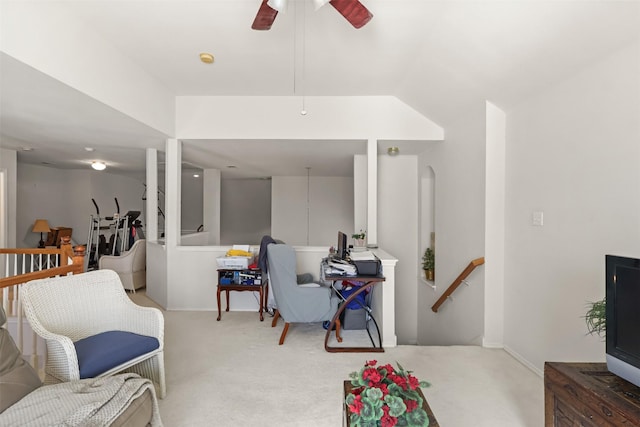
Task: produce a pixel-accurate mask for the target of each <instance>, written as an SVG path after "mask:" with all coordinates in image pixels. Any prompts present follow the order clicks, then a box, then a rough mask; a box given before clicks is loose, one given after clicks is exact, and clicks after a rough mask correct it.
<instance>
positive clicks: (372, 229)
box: [367, 139, 378, 246]
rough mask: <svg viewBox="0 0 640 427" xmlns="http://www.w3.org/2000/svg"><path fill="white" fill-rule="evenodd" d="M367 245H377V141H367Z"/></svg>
mask: <svg viewBox="0 0 640 427" xmlns="http://www.w3.org/2000/svg"><path fill="white" fill-rule="evenodd" d="M367 244H368V245H372V246H377V245H378V141H377V140H376V139H369V140H368V141H367Z"/></svg>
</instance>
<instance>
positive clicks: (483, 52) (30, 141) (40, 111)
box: [0, 0, 640, 177]
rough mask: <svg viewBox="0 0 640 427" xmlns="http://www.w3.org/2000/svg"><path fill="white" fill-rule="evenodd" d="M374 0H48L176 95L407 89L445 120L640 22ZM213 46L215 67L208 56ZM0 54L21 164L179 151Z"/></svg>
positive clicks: (608, 44) (627, 14) (250, 158)
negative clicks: (366, 16)
mask: <svg viewBox="0 0 640 427" xmlns="http://www.w3.org/2000/svg"><path fill="white" fill-rule="evenodd" d="M20 1H21V2H23V1H31V0H20ZM362 2H363V3H364V4H365V5H366V6H367V8H369V10H371V12H372V13H373V15H374V17H373V19H372V20H371V22H370V23H369V24H367V25H366V26H365V27H363V28H361V29H359V30H355V29H354V28H352V27H351V26H350V25H349V24H348V23H347V22H346V21H345V20H344V19H343V18H342V16H340V15H339V14H338V12H337V11H336V10H334V9H333V8H332V7H331V6H330V5H327V6H325V7H323V8H321V9H320V10H318V11H314V10H313V4H312V3H311V1H310V0H297V1H296V0H289V10H288V11H287V13H284V14H282V13H281V14H279V15H278V17H277V18H276V21H275V23H274V25H273V27H272V29H271V30H270V31H266V32H265V31H262V32H261V31H253V30H251V29H250V26H251V23H252V21H253V18H254V16H255V13H256V11H257V10H258V6H259V4H260V0H201V1H186V0H164V1H154V0H138V1H129V0H121V1H113V0H109V1H93V0H82V1H73V0H66V1H54V0H52V1H48V2H47V3H54V4H56V5H57V7H59V8H62V9H64V10H65V11H67V12H68V13H69V14H71V16H73V17H74V18H75V19H76V20H78V21H79V22H83V23H84V24H86V29H87V31H93V32H95V33H97V34H99V35H100V36H101V37H102V38H103V39H104V40H106V41H107V42H109V43H110V44H112V45H113V46H114V47H115V48H116V49H117V50H119V51H120V52H121V53H123V54H124V55H126V56H127V57H128V58H130V59H131V60H133V61H135V62H136V64H137V65H138V66H139V67H140V68H141V69H142V70H143V71H144V72H145V73H147V74H148V75H149V76H152V77H153V78H155V79H157V80H158V81H160V82H161V83H162V85H164V86H165V87H166V88H167V89H168V90H169V91H170V92H171V93H173V94H175V95H238V96H241V95H273V96H278V95H283V96H290V95H303V94H304V95H309V96H313V95H319V96H321V95H393V96H396V97H398V98H400V99H401V100H403V101H404V102H406V103H407V104H409V105H410V106H411V107H413V108H414V109H416V110H417V111H419V112H421V113H422V114H424V115H425V116H427V117H429V118H430V119H432V120H434V121H436V122H437V123H440V124H442V125H443V126H445V129H446V123H448V122H449V121H451V120H452V119H453V118H455V116H456V114H457V113H458V112H459V111H461V110H462V109H464V108H466V107H467V106H468V105H470V104H471V103H472V102H477V101H481V100H485V99H486V100H489V101H491V102H493V103H495V104H496V105H498V106H499V107H501V108H503V109H505V110H506V111H507V112H508V110H509V108H511V107H512V106H514V105H516V104H517V103H518V102H520V101H521V100H522V99H523V98H526V97H528V96H532V95H534V94H535V93H536V92H537V91H540V90H542V89H544V88H545V87H546V86H548V85H551V84H554V83H555V82H557V81H559V80H561V79H563V78H565V77H567V76H570V75H572V74H574V73H576V72H577V71H579V69H580V68H581V67H584V66H585V65H587V64H589V63H590V62H593V61H595V60H597V59H599V58H602V57H604V56H605V55H607V54H609V53H610V52H612V51H614V50H615V49H617V48H619V47H622V46H623V45H625V44H627V43H630V42H631V41H633V40H637V39H638V37H639V31H640V3H639V2H636V1H569V0H568V1H565V0H555V1H541V0H531V1H529V0H502V1H497V0H494V1H482V0H466V1H465V0H463V1H445V0H440V1H426V0H362ZM5 3H10V2H9V1H5V0H2V2H1V3H0V5H2V4H5ZM3 19H7V20H10V19H11V16H6V14H5V16H4V18H3ZM24 24H25V25H28V23H24ZM203 51H207V52H211V53H213V54H214V56H215V58H216V61H215V63H214V64H212V65H204V64H202V63H200V62H199V60H198V53H200V52H203ZM79 55H80V53H79ZM89 59H90V58H89ZM0 60H1V62H0V67H1V69H0V71H1V73H0V83H1V85H0V136H1V138H2V139H1V140H0V143H1V145H2V147H8V148H15V149H19V148H21V147H33V148H35V150H34V151H30V152H20V153H19V161H21V162H30V163H42V162H47V163H50V164H51V165H52V166H54V167H60V168H84V167H86V165H87V163H88V162H90V160H92V159H95V158H100V159H102V160H105V161H107V162H108V163H109V165H110V166H111V167H110V170H115V171H116V172H121V173H129V172H135V171H140V170H143V169H144V158H145V155H144V148H145V147H154V148H158V149H160V150H162V149H163V144H164V139H165V138H166V135H163V134H162V133H160V132H158V131H155V130H154V129H151V128H149V127H148V126H145V125H143V124H141V123H139V122H137V121H135V120H133V119H131V118H130V117H127V116H125V115H123V114H121V113H119V112H118V111H115V110H113V109H111V108H110V107H108V106H105V105H104V104H101V103H100V102H98V101H96V100H94V99H92V98H89V97H87V96H86V95H84V94H82V93H80V92H78V91H76V90H74V89H72V88H69V87H68V86H66V85H64V84H62V83H60V82H58V81H56V80H54V79H52V78H51V77H49V76H47V75H44V74H42V73H40V72H39V71H36V70H34V69H32V68H30V67H28V66H27V65H25V64H23V63H21V62H19V61H16V60H15V59H13V58H11V57H9V56H8V55H5V54H2V55H1V56H0ZM398 144H404V145H402V146H401V149H402V150H401V151H402V152H403V153H412V152H415V151H416V150H418V148H417V146H416V145H415V144H413V145H412V144H410V143H408V142H406V141H405V142H399V143H398ZM398 144H396V145H398ZM84 147H94V148H95V149H96V151H94V152H93V153H88V152H86V151H85V150H84ZM329 147H330V148H331V149H327V148H329ZM283 153H287V155H286V156H285V155H284V154H283ZM354 153H364V143H363V142H362V141H359V142H358V141H356V142H349V143H347V142H340V141H281V142H279V143H275V142H274V141H269V144H264V141H242V142H240V141H185V149H184V153H183V160H185V162H186V163H187V165H195V166H198V167H216V168H221V169H222V171H223V176H227V177H234V176H235V177H240V175H239V173H238V172H237V170H235V171H234V170H232V169H228V168H227V166H229V165H236V166H238V165H239V163H240V162H244V163H245V164H244V165H243V167H242V168H238V169H242V170H252V171H253V174H254V175H255V176H271V175H282V174H287V173H292V174H298V175H299V170H300V167H301V166H303V167H311V168H312V169H311V170H312V173H313V174H318V175H321V174H323V175H326V174H336V175H344V174H347V175H348V174H350V168H351V167H352V160H351V159H352V156H353V154H354ZM328 156H331V157H328ZM266 165H272V167H271V168H270V167H267V166H266ZM292 165H295V166H296V167H295V168H292V167H291V166H292ZM327 168H331V169H327ZM234 173H235V175H234Z"/></svg>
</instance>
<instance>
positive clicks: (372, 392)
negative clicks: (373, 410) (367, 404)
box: [364, 387, 382, 400]
mask: <svg viewBox="0 0 640 427" xmlns="http://www.w3.org/2000/svg"><path fill="white" fill-rule="evenodd" d="M364 394H365V396H367V397H368V398H369V399H371V400H380V399H382V390H380V389H379V388H376V387H371V388H368V389H367V390H366V391H365V392H364Z"/></svg>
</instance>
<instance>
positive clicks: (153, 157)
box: [144, 148, 158, 242]
mask: <svg viewBox="0 0 640 427" xmlns="http://www.w3.org/2000/svg"><path fill="white" fill-rule="evenodd" d="M146 198H147V200H146V201H145V209H146V212H145V215H144V220H145V223H146V224H145V226H146V229H145V230H144V232H145V237H146V238H147V240H148V241H151V242H155V241H156V240H158V150H156V149H155V148H147V192H146Z"/></svg>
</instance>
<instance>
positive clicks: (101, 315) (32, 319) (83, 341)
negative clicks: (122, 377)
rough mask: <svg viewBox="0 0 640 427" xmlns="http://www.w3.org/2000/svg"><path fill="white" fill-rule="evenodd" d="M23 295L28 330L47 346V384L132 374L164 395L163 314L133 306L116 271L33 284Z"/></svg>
mask: <svg viewBox="0 0 640 427" xmlns="http://www.w3.org/2000/svg"><path fill="white" fill-rule="evenodd" d="M21 295H22V304H23V308H24V312H25V315H26V317H27V319H28V320H29V323H30V324H31V328H32V329H33V331H34V332H35V333H36V334H38V335H39V336H40V337H42V338H43V339H44V340H45V342H46V344H47V357H46V362H45V383H46V384H52V383H59V382H68V381H72V380H78V379H82V378H97V377H104V376H108V375H112V374H115V373H117V372H134V373H137V374H139V375H140V376H142V377H145V378H149V379H150V380H152V381H153V382H154V383H155V384H156V386H157V387H158V397H160V398H163V397H164V396H165V393H166V385H165V373H164V317H163V315H162V312H161V311H160V310H158V309H156V308H151V307H142V306H139V305H136V304H134V303H133V302H132V301H131V300H130V299H129V297H128V296H127V294H126V292H125V291H124V289H123V287H122V283H121V282H120V279H119V278H118V275H117V274H116V273H115V272H113V271H111V270H95V271H91V272H88V273H82V274H75V275H73V276H62V277H54V278H49V279H42V280H34V281H31V282H28V283H26V284H24V285H23V288H22V289H21Z"/></svg>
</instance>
